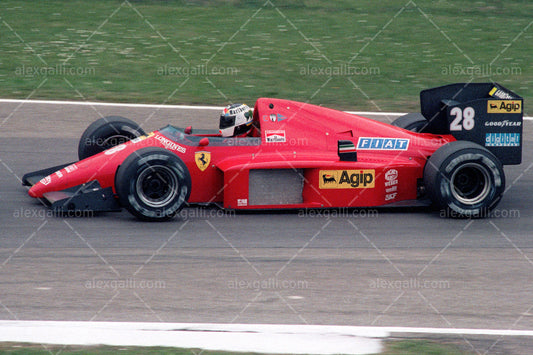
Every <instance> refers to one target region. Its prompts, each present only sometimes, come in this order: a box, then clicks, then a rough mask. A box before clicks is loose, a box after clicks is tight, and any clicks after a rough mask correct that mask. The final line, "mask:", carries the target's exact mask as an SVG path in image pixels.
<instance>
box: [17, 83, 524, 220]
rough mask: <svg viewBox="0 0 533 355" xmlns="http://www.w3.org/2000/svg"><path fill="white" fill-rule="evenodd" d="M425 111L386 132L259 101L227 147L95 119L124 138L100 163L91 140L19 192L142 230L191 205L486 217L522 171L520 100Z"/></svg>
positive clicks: (428, 98)
mask: <svg viewBox="0 0 533 355" xmlns="http://www.w3.org/2000/svg"><path fill="white" fill-rule="evenodd" d="M498 95H500V96H498ZM421 105H422V115H420V114H418V115H408V116H406V117H403V118H400V119H399V120H398V121H397V122H396V123H395V124H393V125H390V124H386V123H382V122H379V121H375V120H371V119H369V118H365V117H361V116H357V115H353V114H349V113H346V112H342V111H337V110H333V109H329V108H324V107H319V106H315V105H310V104H305V103H301V102H296V101H290V100H282V99H272V98H260V99H258V100H257V102H256V104H255V106H254V112H253V129H252V131H251V132H250V134H249V135H248V136H246V137H234V138H224V137H221V136H220V135H218V134H216V133H205V132H195V131H194V130H192V129H191V128H190V127H189V128H187V129H180V128H177V127H174V126H171V125H169V126H166V127H164V128H162V129H160V130H157V131H154V132H151V133H149V134H146V133H144V132H143V131H142V129H140V127H138V126H136V125H135V124H134V123H132V122H131V121H129V120H126V119H120V118H119V119H116V118H113V117H111V118H102V119H100V120H99V123H98V124H97V125H96V128H97V129H96V131H99V132H102V129H103V127H104V128H107V130H108V131H110V128H109V127H108V126H110V127H111V128H112V130H113V131H115V133H113V132H112V134H111V135H113V134H115V136H116V135H120V136H122V137H126V138H125V139H123V140H121V141H118V142H117V144H111V145H110V144H109V142H108V144H107V146H106V145H101V146H100V147H97V149H96V151H95V150H94V144H93V143H94V142H95V141H96V140H108V138H109V136H110V134H107V135H105V134H104V135H103V136H102V134H101V133H98V132H96V131H95V130H94V129H93V131H92V132H87V131H86V132H85V133H84V136H83V137H82V140H81V141H80V150H79V152H80V159H81V160H80V161H77V162H74V163H70V164H65V165H63V166H58V167H53V168H49V169H44V170H40V171H36V172H33V173H29V174H26V175H25V176H24V178H23V183H24V184H25V185H28V186H32V187H31V189H30V190H29V194H30V196H32V197H36V198H43V199H44V200H46V201H48V202H49V203H50V204H51V206H52V208H54V209H55V210H57V211H69V210H96V211H113V210H120V208H121V207H126V208H127V209H128V210H129V211H130V212H132V213H133V214H134V215H135V216H137V217H139V218H141V219H147V220H160V219H168V218H169V217H171V216H173V215H174V214H175V213H176V212H177V211H178V210H179V209H180V208H182V207H183V206H184V204H186V203H189V204H196V203H217V204H221V205H222V206H223V207H224V208H229V209H295V208H297V209H300V208H332V207H333V208H334V207H373V206H402V205H413V204H427V203H428V202H429V203H434V204H437V205H439V206H440V207H442V208H446V209H451V210H453V211H455V212H457V214H459V215H462V216H473V215H475V214H479V213H481V212H482V211H483V210H486V209H490V208H493V207H494V206H495V204H496V203H497V202H498V201H499V200H500V198H501V195H502V194H503V189H504V186H505V176H504V174H503V170H502V165H504V164H519V163H520V161H521V142H522V137H521V133H522V107H523V102H522V99H521V98H520V97H519V96H518V95H516V94H514V93H513V92H511V91H509V90H507V89H505V88H503V87H502V86H501V85H497V84H491V83H487V84H453V85H448V86H444V87H440V88H435V89H429V90H425V91H423V92H422V93H421ZM97 122H98V121H97ZM406 122H407V123H406ZM402 126H403V127H402ZM88 130H89V128H88ZM95 132H96V133H95ZM99 134H100V135H99ZM88 138H90V139H88ZM84 140H85V141H84ZM88 144H89V145H90V144H92V145H93V146H91V147H90V149H89V150H91V149H92V150H91V152H89V153H87V149H85V150H84V147H86V146H87V145H88ZM106 148H109V149H106ZM98 150H100V151H98ZM428 197H429V199H428Z"/></svg>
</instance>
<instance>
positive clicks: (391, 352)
mask: <svg viewBox="0 0 533 355" xmlns="http://www.w3.org/2000/svg"><path fill="white" fill-rule="evenodd" d="M58 352H59V353H60V354H62V355H114V354H117V353H118V354H123V355H130V354H143V355H170V354H172V355H194V354H200V353H201V354H203V355H229V354H232V353H229V352H223V351H202V350H199V349H177V348H165V347H142V348H141V347H132V346H122V347H113V346H91V347H81V346H58V345H46V348H45V346H43V345H35V344H13V343H0V354H1V355H4V354H5V355H7V354H9V355H48V354H50V353H52V354H56V353H58ZM239 354H241V355H247V354H246V353H239ZM382 354H383V355H420V354H424V355H468V354H471V353H468V352H465V351H462V350H460V349H459V348H458V347H457V346H454V345H444V344H438V343H435V342H430V341H424V340H402V341H390V342H388V343H387V349H386V350H385V351H384V352H383V353H382ZM248 355H249V354H248Z"/></svg>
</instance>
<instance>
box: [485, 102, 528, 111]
mask: <svg viewBox="0 0 533 355" xmlns="http://www.w3.org/2000/svg"><path fill="white" fill-rule="evenodd" d="M487 113H522V101H514V100H488V101H487Z"/></svg>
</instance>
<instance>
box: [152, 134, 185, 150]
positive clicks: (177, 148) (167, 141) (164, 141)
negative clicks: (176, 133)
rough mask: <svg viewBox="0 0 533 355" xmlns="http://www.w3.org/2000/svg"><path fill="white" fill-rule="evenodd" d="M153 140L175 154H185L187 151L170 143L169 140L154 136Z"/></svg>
mask: <svg viewBox="0 0 533 355" xmlns="http://www.w3.org/2000/svg"><path fill="white" fill-rule="evenodd" d="M155 139H157V140H158V141H160V142H161V143H163V145H164V146H165V148H166V149H168V150H173V151H175V152H180V153H185V152H186V151H187V149H186V148H185V147H182V146H181V145H179V144H178V143H175V142H172V141H171V140H170V139H168V138H166V137H163V136H160V135H157V136H155Z"/></svg>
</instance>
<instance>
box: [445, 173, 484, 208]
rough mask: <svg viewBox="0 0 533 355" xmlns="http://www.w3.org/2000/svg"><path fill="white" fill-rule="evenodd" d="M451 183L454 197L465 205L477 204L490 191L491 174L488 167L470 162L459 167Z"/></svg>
mask: <svg viewBox="0 0 533 355" xmlns="http://www.w3.org/2000/svg"><path fill="white" fill-rule="evenodd" d="M450 183H451V184H452V189H451V190H452V195H453V197H454V198H455V199H456V200H457V201H459V202H460V203H462V204H465V205H475V204H477V203H479V202H481V201H483V200H484V199H485V198H486V197H487V196H488V195H489V193H490V186H491V185H490V174H489V172H488V170H487V168H485V167H484V166H482V165H479V164H476V163H468V164H465V165H463V166H461V167H460V168H459V169H457V170H456V171H455V172H454V173H453V175H452V177H451V179H450Z"/></svg>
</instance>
